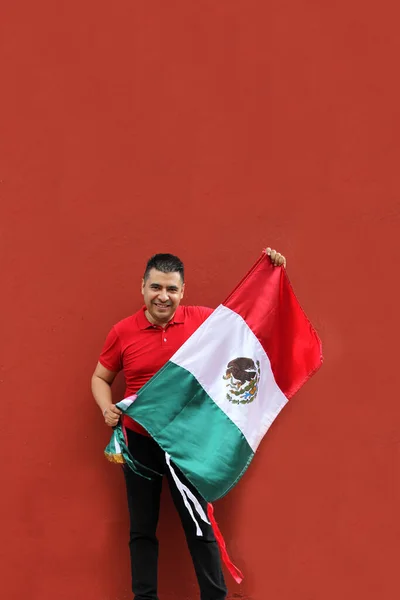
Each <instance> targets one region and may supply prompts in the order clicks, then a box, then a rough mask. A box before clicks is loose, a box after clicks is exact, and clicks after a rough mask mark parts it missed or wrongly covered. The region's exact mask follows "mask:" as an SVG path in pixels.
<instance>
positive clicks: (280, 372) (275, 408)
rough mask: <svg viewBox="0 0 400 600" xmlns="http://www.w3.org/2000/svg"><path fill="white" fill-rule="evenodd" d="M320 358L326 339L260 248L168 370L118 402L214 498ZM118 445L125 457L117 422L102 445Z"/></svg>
mask: <svg viewBox="0 0 400 600" xmlns="http://www.w3.org/2000/svg"><path fill="white" fill-rule="evenodd" d="M321 364H322V350H321V342H320V340H319V338H318V335H317V333H316V331H315V330H314V328H313V327H312V325H311V323H310V322H309V320H308V319H307V317H306V315H305V313H304V312H303V310H302V308H301V307H300V305H299V303H298V301H297V299H296V297H295V295H294V292H293V290H292V287H291V285H290V283H289V280H288V277H287V274H286V271H285V269H283V268H277V267H273V266H272V264H271V262H270V260H269V258H267V257H266V256H265V254H263V255H262V256H261V257H260V258H259V260H258V261H257V262H256V263H255V265H254V266H253V267H252V269H251V270H250V271H249V272H248V273H247V275H246V276H245V277H244V278H243V279H242V281H241V282H240V283H239V284H238V285H237V287H236V288H235V289H234V290H233V292H232V293H231V294H230V295H229V296H228V298H227V299H226V300H225V302H223V303H222V304H221V305H220V306H218V308H217V309H216V310H215V311H214V312H213V313H212V314H211V316H210V317H208V319H207V320H206V321H205V322H204V323H203V324H202V325H201V326H200V327H199V329H197V331H195V333H194V334H193V335H192V336H191V337H190V338H189V339H188V340H187V341H186V342H185V344H183V346H182V347H181V348H180V349H179V350H178V351H177V352H176V353H175V354H174V355H173V357H172V358H171V359H170V360H169V361H168V362H167V363H166V364H165V365H164V367H162V369H160V371H158V373H156V374H155V375H154V376H153V377H152V378H151V379H150V380H149V381H148V382H147V383H146V385H144V386H143V388H141V389H140V390H139V391H138V393H137V395H136V396H134V397H131V398H125V399H124V400H123V401H122V402H119V403H118V404H117V406H118V407H119V408H120V409H121V410H122V411H123V412H124V413H125V414H127V415H129V416H130V417H131V418H133V419H134V420H135V421H137V422H138V423H140V424H141V425H142V426H143V427H144V428H145V429H146V430H147V431H148V432H149V433H150V435H151V436H152V437H153V438H154V439H155V440H156V441H157V443H158V444H159V445H160V446H161V448H162V449H163V450H164V451H165V452H166V453H167V454H168V455H169V456H170V457H171V460H172V461H173V463H174V464H176V465H177V467H178V468H179V469H180V470H181V471H182V472H183V473H184V475H185V476H186V477H187V479H188V480H189V481H190V482H191V483H192V484H193V485H194V486H195V487H196V488H197V490H198V491H199V493H200V494H201V495H202V496H203V497H204V498H205V499H206V500H207V501H209V502H211V501H214V500H217V499H218V498H221V497H222V496H224V495H225V494H226V493H227V492H228V491H229V490H230V489H231V488H232V487H233V486H234V485H235V484H236V483H237V481H239V479H240V478H241V476H242V475H243V473H244V472H245V470H246V468H247V467H248V465H249V463H250V462H251V460H252V458H253V456H254V453H255V452H256V449H257V447H258V445H259V443H260V442H261V440H262V438H263V436H264V435H265V433H266V432H267V430H268V428H269V427H270V426H271V424H272V422H273V421H274V419H275V418H276V417H277V415H278V414H279V412H280V411H281V409H282V408H283V407H284V406H285V404H286V403H287V401H288V400H289V399H290V398H291V397H292V396H293V395H294V394H295V392H296V391H297V390H298V389H299V388H300V387H301V386H302V385H303V384H304V383H305V382H306V381H307V380H308V379H309V378H310V377H311V376H312V374H313V373H314V372H315V371H316V370H317V369H318V368H319V367H320V365H321ZM118 446H119V448H118ZM114 452H116V453H117V455H119V456H122V457H123V459H124V458H125V454H126V444H124V443H123V435H121V427H120V426H118V427H117V428H116V429H115V431H114V434H113V437H112V440H111V442H110V444H109V446H108V447H107V449H106V453H108V454H109V456H112V455H114ZM127 458H128V460H127V462H128V464H129V466H131V464H130V463H131V462H132V461H131V457H129V455H127ZM133 467H134V470H136V469H138V470H139V471H140V465H133ZM131 468H132V467H131ZM143 475H144V476H146V473H143ZM147 476H152V474H149V473H147Z"/></svg>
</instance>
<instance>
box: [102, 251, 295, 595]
mask: <svg viewBox="0 0 400 600" xmlns="http://www.w3.org/2000/svg"><path fill="white" fill-rule="evenodd" d="M266 253H267V254H268V255H269V257H270V259H271V261H272V263H273V264H274V265H275V266H286V260H285V257H284V256H282V255H281V254H280V253H279V252H276V251H275V250H272V249H271V248H267V249H266ZM184 290H185V283H184V267H183V264H182V262H181V261H180V260H179V258H177V257H176V256H173V255H171V254H156V255H155V256H153V257H152V258H151V259H150V260H149V261H148V263H147V266H146V270H145V273H144V276H143V280H142V294H143V298H144V307H143V308H142V309H140V310H139V311H138V312H136V313H135V314H134V315H132V316H130V317H128V318H126V319H123V320H122V321H120V322H119V323H117V324H116V325H115V326H114V327H113V328H112V329H111V331H110V333H109V334H108V336H107V339H106V341H105V344H104V346H103V350H102V352H101V355H100V358H99V362H98V364H97V367H96V370H95V372H94V374H93V377H92V392H93V396H94V398H95V400H96V402H97V404H98V406H99V407H100V409H101V411H102V414H103V417H104V420H105V422H106V424H107V425H109V426H110V427H114V426H115V425H117V423H118V421H119V419H120V416H121V411H120V410H119V409H118V408H117V407H116V406H115V405H114V404H113V399H112V392H111V385H112V383H113V381H114V379H115V377H116V375H117V373H118V372H119V371H121V370H123V372H124V375H125V380H126V392H125V397H127V396H131V395H132V394H134V393H135V392H137V391H138V390H139V389H140V388H141V387H142V386H143V385H144V384H145V383H146V382H147V381H148V380H149V379H150V378H151V377H152V376H153V375H154V374H155V373H156V372H157V371H158V370H159V369H160V368H161V367H162V366H163V365H164V364H165V363H166V362H167V361H168V360H169V359H170V358H171V356H172V355H173V354H174V353H175V352H176V351H177V350H178V348H180V346H182V344H183V343H184V342H185V341H186V340H187V339H188V338H189V336H190V335H191V334H192V333H194V331H195V330H196V329H197V328H198V327H199V326H200V325H201V324H202V323H203V322H204V321H205V319H206V318H207V317H208V316H209V315H210V314H211V313H212V309H210V308H205V307H200V306H182V305H181V304H180V302H181V300H182V298H183V294H184ZM167 401H168V399H166V402H167ZM123 419H124V423H123V424H124V425H125V427H126V431H127V437H128V445H129V450H130V452H131V454H132V456H133V458H134V459H136V460H137V461H138V462H139V463H141V464H142V465H144V466H145V467H148V468H150V469H152V470H153V471H155V472H156V473H159V474H160V475H164V474H165V475H166V477H167V480H168V484H169V488H170V490H171V495H172V499H173V501H174V504H175V507H176V509H177V511H178V513H179V516H180V519H181V522H182V525H183V527H184V531H185V535H186V540H187V544H188V547H189V550H190V553H191V556H192V560H193V565H194V568H195V572H196V576H197V580H198V583H199V587H200V594H201V600H223V599H225V598H226V593H227V590H226V586H225V582H224V577H223V574H222V569H221V561H220V555H219V550H218V545H217V542H216V540H215V537H214V533H213V530H212V527H211V525H210V524H209V523H208V522H206V521H202V522H201V534H202V535H198V531H196V526H195V523H194V521H193V519H192V517H191V515H190V512H189V511H188V508H187V506H185V502H184V498H183V496H182V495H181V493H180V491H179V489H178V488H177V485H176V475H177V474H178V476H179V480H180V481H181V482H182V483H183V484H184V485H186V486H187V487H188V488H189V490H190V491H191V492H192V494H193V495H194V496H195V497H196V498H197V500H198V502H199V504H200V506H201V507H202V508H203V510H204V513H205V514H207V503H206V501H205V500H204V499H203V498H201V497H200V496H199V494H198V492H197V490H196V489H195V488H194V487H193V486H192V485H191V484H190V483H189V482H188V481H187V479H186V478H185V477H184V475H183V474H182V473H181V472H180V471H179V470H178V469H177V467H176V466H174V467H173V470H172V469H170V468H168V467H167V465H166V459H165V454H164V452H163V451H162V450H161V448H160V447H159V446H158V444H157V443H156V442H155V441H154V440H153V439H152V438H151V437H150V436H149V435H148V433H147V432H146V430H145V429H143V428H142V427H141V426H140V425H139V424H138V423H136V422H135V421H133V420H132V419H130V418H129V417H127V416H124V417H123ZM124 474H125V483H126V489H127V497H128V508H129V516H130V540H129V547H130V554H131V571H132V591H133V593H134V597H135V599H136V600H157V599H158V596H157V563H158V540H157V537H156V529H157V523H158V515H159V508H160V496H161V485H162V477H157V476H156V477H154V478H153V479H147V478H144V477H141V476H140V475H137V474H136V473H134V472H133V471H131V470H130V469H128V468H125V469H124Z"/></svg>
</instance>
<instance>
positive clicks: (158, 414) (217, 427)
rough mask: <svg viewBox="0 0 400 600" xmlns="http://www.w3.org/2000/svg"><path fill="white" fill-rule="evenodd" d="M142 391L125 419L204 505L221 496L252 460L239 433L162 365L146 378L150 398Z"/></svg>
mask: <svg viewBox="0 0 400 600" xmlns="http://www.w3.org/2000/svg"><path fill="white" fill-rule="evenodd" d="M146 387H147V386H144V387H143V388H142V390H140V391H139V393H138V397H137V398H136V400H135V402H134V403H133V404H132V405H131V406H130V407H129V409H128V411H127V414H129V416H131V417H132V418H133V419H135V421H137V422H138V423H140V424H141V425H143V426H144V427H145V428H146V429H147V431H148V432H149V433H150V435H151V436H152V437H153V438H154V439H155V440H156V441H157V443H158V444H159V445H160V446H161V447H162V448H163V450H164V451H165V452H167V453H169V454H171V455H172V456H173V460H174V463H175V464H176V465H177V466H178V467H179V469H180V470H181V471H182V472H183V473H184V475H185V476H186V477H187V478H188V479H189V481H191V483H192V484H193V485H194V486H195V487H196V488H197V489H198V490H199V492H200V494H201V495H202V496H203V497H204V498H205V499H206V500H208V501H211V500H213V499H215V498H218V497H221V496H223V495H225V494H226V493H227V492H228V491H229V490H230V489H231V487H233V485H235V483H236V482H237V480H238V479H239V478H240V477H241V476H242V474H243V472H244V471H245V470H246V468H247V466H248V464H249V462H250V461H251V459H252V458H253V455H254V452H253V450H252V449H251V447H250V445H249V444H248V442H247V440H246V438H245V437H244V435H243V433H242V432H241V431H240V429H239V428H238V427H237V426H236V425H235V424H234V423H233V422H232V421H231V419H230V418H229V417H228V416H227V415H226V414H225V413H224V412H223V411H222V410H221V409H220V408H219V407H218V406H217V404H215V402H214V401H213V400H212V399H211V398H210V396H209V395H208V394H207V393H206V391H205V390H204V389H203V387H202V386H201V385H200V384H199V382H198V381H197V379H196V378H195V377H194V376H193V375H192V374H191V373H190V372H189V371H187V370H186V369H184V368H183V367H180V366H179V365H176V364H175V363H172V362H168V363H167V364H166V365H165V366H164V367H163V368H162V369H161V370H160V371H159V372H158V373H157V374H156V375H155V376H154V377H153V378H152V380H151V394H150V393H149V392H150V390H148V391H147V392H146ZM172 407H173V411H172V412H171V408H172ZM211 424H212V427H210V425H211ZM227 482H229V483H227Z"/></svg>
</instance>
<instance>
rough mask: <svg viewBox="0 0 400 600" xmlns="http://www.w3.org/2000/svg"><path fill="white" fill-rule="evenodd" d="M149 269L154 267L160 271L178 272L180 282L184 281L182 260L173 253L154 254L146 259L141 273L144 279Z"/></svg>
mask: <svg viewBox="0 0 400 600" xmlns="http://www.w3.org/2000/svg"><path fill="white" fill-rule="evenodd" d="M151 269H156V270H157V271H161V272H162V273H179V275H180V276H181V279H182V283H183V282H184V281H185V277H184V266H183V262H182V261H181V259H180V258H178V257H177V256H174V255H173V254H154V256H152V257H151V258H150V259H149V260H148V261H147V265H146V269H145V271H144V275H143V279H144V280H145V281H146V279H147V278H148V276H149V273H150V270H151Z"/></svg>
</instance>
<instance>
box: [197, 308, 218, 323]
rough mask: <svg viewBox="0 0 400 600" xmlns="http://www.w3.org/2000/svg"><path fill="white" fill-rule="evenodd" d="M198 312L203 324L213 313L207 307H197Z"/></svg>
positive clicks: (212, 310) (211, 309)
mask: <svg viewBox="0 0 400 600" xmlns="http://www.w3.org/2000/svg"><path fill="white" fill-rule="evenodd" d="M196 308H197V309H198V311H199V314H200V318H201V321H202V322H204V321H205V320H206V319H207V318H208V317H209V316H210V315H211V314H212V313H213V312H214V309H213V308H208V307H207V306H197V307H196Z"/></svg>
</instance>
